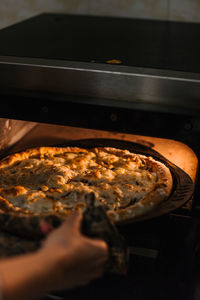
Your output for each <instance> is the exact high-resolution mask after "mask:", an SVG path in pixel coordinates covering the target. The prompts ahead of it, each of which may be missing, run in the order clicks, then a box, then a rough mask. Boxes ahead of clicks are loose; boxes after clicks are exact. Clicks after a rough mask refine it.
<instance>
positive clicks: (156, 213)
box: [60, 139, 194, 224]
mask: <svg viewBox="0 0 200 300" xmlns="http://www.w3.org/2000/svg"><path fill="white" fill-rule="evenodd" d="M60 146H71V147H82V148H93V147H114V148H119V149H124V150H125V149H127V150H129V151H131V152H134V153H137V154H143V155H146V156H151V157H153V158H154V159H156V160H158V161H160V162H162V163H164V164H165V166H167V167H168V168H169V169H170V172H171V174H172V178H173V188H172V191H171V194H170V196H169V197H168V199H167V200H165V201H163V202H161V203H160V204H159V205H158V206H157V207H155V208H154V209H153V210H152V211H151V212H149V213H147V214H146V215H144V216H141V217H137V218H135V217H134V218H131V217H130V218H129V219H128V220H126V221H123V222H120V223H119V224H128V223H132V222H138V221H145V220H149V219H152V218H155V217H160V216H163V215H165V214H168V213H171V212H172V211H174V210H176V209H178V208H180V207H181V206H183V205H184V204H185V203H187V202H188V201H189V200H191V198H192V196H193V193H194V183H193V181H192V179H191V177H190V176H189V175H188V174H187V173H185V172H184V171H183V170H182V169H180V168H179V167H177V166H176V165H174V164H173V163H171V162H170V161H168V160H167V159H166V158H165V157H163V156H162V155H161V154H160V153H158V152H157V151H155V150H154V149H151V148H149V147H147V146H144V145H141V144H138V143H134V142H130V141H123V140H117V139H81V140H74V141H70V142H67V143H65V144H64V145H63V144H62V145H60Z"/></svg>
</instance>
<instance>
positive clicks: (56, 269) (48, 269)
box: [37, 246, 67, 292]
mask: <svg viewBox="0 0 200 300" xmlns="http://www.w3.org/2000/svg"><path fill="white" fill-rule="evenodd" d="M37 255H38V256H39V257H40V258H39V260H41V261H42V263H43V265H44V271H45V273H46V274H45V278H46V290H47V292H48V291H50V290H56V289H57V288H58V287H60V282H61V281H62V279H63V277H64V276H65V274H64V273H66V268H67V261H66V257H67V251H66V250H65V249H63V248H61V247H57V246H48V247H46V248H44V249H43V248H42V249H40V250H39V251H38V253H37Z"/></svg>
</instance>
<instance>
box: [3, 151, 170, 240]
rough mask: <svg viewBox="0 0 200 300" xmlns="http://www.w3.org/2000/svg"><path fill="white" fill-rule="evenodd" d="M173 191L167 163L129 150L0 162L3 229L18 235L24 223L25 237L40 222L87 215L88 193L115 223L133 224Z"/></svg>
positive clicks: (38, 154) (36, 154) (21, 156)
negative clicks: (73, 211)
mask: <svg viewBox="0 0 200 300" xmlns="http://www.w3.org/2000/svg"><path fill="white" fill-rule="evenodd" d="M172 186H173V180H172V176H171V173H170V170H169V169H168V168H167V167H166V166H165V165H164V164H163V163H161V162H159V161H156V160H155V159H153V158H152V157H147V156H144V155H139V154H134V153H131V152H129V151H128V150H122V149H116V148H111V147H98V148H92V149H84V148H78V147H64V148H62V147H39V148H34V149H29V150H27V151H24V152H21V153H15V154H11V155H9V156H8V157H6V158H4V159H3V160H2V161H0V210H1V211H0V212H1V213H0V224H2V226H3V227H4V228H7V229H8V230H11V231H12V230H13V229H14V227H15V229H14V230H15V231H17V232H20V230H21V228H20V226H21V225H20V224H23V226H24V232H23V234H22V235H26V236H27V234H28V232H29V231H31V230H32V229H33V230H35V232H36V236H38V235H40V233H38V232H39V226H38V225H37V226H36V223H37V224H39V222H40V220H41V219H42V218H49V220H50V221H51V222H55V223H56V224H59V220H60V221H62V220H64V219H65V218H66V217H67V216H68V215H69V213H70V212H71V211H72V210H78V211H83V210H84V209H85V207H86V205H87V203H86V201H85V198H86V197H85V196H86V195H87V194H88V193H90V192H93V193H94V194H95V198H96V205H103V206H104V207H105V209H106V210H107V214H108V216H109V217H110V219H111V220H112V221H114V222H115V223H124V222H130V221H134V220H137V219H139V218H140V217H142V216H144V215H146V214H148V213H149V212H150V211H152V210H153V209H155V208H156V207H157V205H159V204H160V203H161V202H162V201H165V200H166V199H167V198H168V197H169V195H170V193H171V190H172ZM5 216H7V221H5ZM2 220H3V221H2ZM8 220H9V221H8ZM52 220H53V221H52ZM20 222H21V223H20ZM16 223H19V226H18V225H16ZM10 224H12V225H13V228H11V229H10V227H12V226H10ZM14 224H15V225H14ZM27 224H28V225H27ZM18 227H19V230H18V229H17V228H18ZM34 227H35V229H34ZM27 228H28V230H27ZM25 232H27V234H25Z"/></svg>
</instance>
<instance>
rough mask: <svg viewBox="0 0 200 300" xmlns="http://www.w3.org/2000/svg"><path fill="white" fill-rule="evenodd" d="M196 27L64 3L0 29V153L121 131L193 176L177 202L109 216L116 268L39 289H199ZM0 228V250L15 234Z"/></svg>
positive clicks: (185, 293) (178, 295)
mask: <svg viewBox="0 0 200 300" xmlns="http://www.w3.org/2000/svg"><path fill="white" fill-rule="evenodd" d="M199 35H200V24H192V23H187V24H186V23H178V22H165V21H150V20H137V19H125V18H111V17H98V16H96V17H93V16H78V15H64V14H42V15H39V16H36V17H34V18H31V19H28V20H26V21H24V22H21V23H19V24H16V25H13V26H10V27H8V28H5V29H3V30H1V31H0V41H1V47H0V78H1V80H0V99H1V102H0V103H1V109H0V117H1V122H2V124H3V125H2V127H3V128H4V127H5V128H6V129H5V128H4V132H3V134H4V136H6V137H7V139H5V141H4V142H3V144H2V146H1V153H2V155H5V154H6V153H8V152H15V151H19V150H23V149H25V148H28V147H34V146H39V145H61V144H65V143H66V142H72V141H76V140H81V139H101V140H102V139H109V140H112V141H113V140H114V141H115V142H117V141H119V142H120V143H122V142H124V143H126V142H127V141H128V142H132V143H134V144H137V145H138V147H139V146H141V147H143V146H144V147H146V148H148V149H150V151H154V150H155V151H157V152H158V153H159V154H161V155H162V156H163V157H165V158H166V159H167V160H168V161H170V162H172V163H173V164H175V165H176V166H178V167H179V168H181V169H182V170H183V171H184V172H185V173H186V174H187V175H188V176H189V177H190V178H191V180H192V181H193V184H194V187H195V188H194V193H193V194H192V196H191V198H190V199H188V200H189V201H187V203H185V204H184V205H181V207H176V209H175V210H171V211H170V212H168V213H165V214H163V215H161V216H157V217H155V218H152V219H150V220H145V221H141V222H137V223H132V224H128V225H124V226H120V227H119V231H120V232H121V233H122V234H123V235H124V237H125V238H126V239H127V241H128V244H129V247H130V252H131V257H130V266H129V271H128V274H127V276H118V275H105V276H104V277H103V278H102V279H100V280H97V281H95V282H93V283H91V284H90V285H89V286H87V287H84V288H80V289H76V290H73V291H69V292H63V291H62V292H60V293H57V294H52V295H49V296H48V299H64V298H66V299H77V298H78V297H83V298H84V299H85V298H86V297H87V298H88V299H94V298H95V299H102V298H104V299H137V300H138V299H146V298H147V297H148V298H149V299H162V300H163V299H169V298H170V299H183V300H184V299H198V297H199V296H200V287H199V285H200V278H199V275H200V270H199V269H200V253H199V251H200V249H199V247H200V232H199V230H200V224H199V223H200V221H199V215H200V195H199V193H200V188H199V184H200V182H199V176H198V162H199V159H200V60H199V53H200V42H199V38H198V37H199ZM5 130H7V131H5ZM8 131H9V135H8ZM13 238H14V237H13ZM3 239H4V240H5V239H6V240H9V241H10V242H9V247H8V246H7V247H6V246H5V247H6V250H7V251H8V248H9V249H10V248H13V249H14V250H13V251H16V253H18V252H20V251H21V248H20V241H19V240H17V242H16V240H15V239H12V237H10V236H9V237H8V236H7V235H6V233H2V236H1V238H0V242H1V245H3ZM23 242H24V243H25V244H26V247H27V249H32V247H34V245H33V244H34V243H32V242H30V241H23ZM16 244H17V247H16ZM2 247H3V246H2ZM1 252H2V256H3V255H4V251H3V250H2V251H1ZM8 252H9V251H8ZM10 252H11V253H12V251H10ZM10 252H9V253H10Z"/></svg>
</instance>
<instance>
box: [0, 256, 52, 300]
mask: <svg viewBox="0 0 200 300" xmlns="http://www.w3.org/2000/svg"><path fill="white" fill-rule="evenodd" d="M52 256H53V253H51V252H50V251H49V252H48V253H45V252H43V251H38V252H35V253H33V254H29V255H24V256H19V257H16V258H12V259H9V260H3V261H1V263H0V279H1V281H2V290H3V291H2V292H3V299H4V300H18V299H19V300H27V299H29V300H31V299H34V300H35V299H37V298H40V297H41V296H43V295H44V294H45V293H47V292H48V291H50V289H51V288H53V286H52V284H53V275H54V269H56V267H55V264H56V263H57V262H56V261H55V260H53V257H52ZM55 276H56V274H55Z"/></svg>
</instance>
